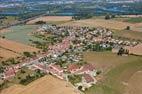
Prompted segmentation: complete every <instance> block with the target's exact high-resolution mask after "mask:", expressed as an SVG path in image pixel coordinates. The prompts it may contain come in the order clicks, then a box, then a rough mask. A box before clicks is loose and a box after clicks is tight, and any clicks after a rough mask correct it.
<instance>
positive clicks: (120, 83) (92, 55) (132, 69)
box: [84, 52, 142, 94]
mask: <svg viewBox="0 0 142 94" xmlns="http://www.w3.org/2000/svg"><path fill="white" fill-rule="evenodd" d="M87 54H88V55H87ZM84 58H85V60H86V61H88V63H94V64H96V68H97V69H99V68H102V67H104V66H107V68H105V67H104V70H103V71H104V72H105V73H102V76H103V79H104V80H102V81H101V82H98V83H97V84H96V85H93V86H92V87H91V88H89V89H88V90H87V91H86V92H85V93H86V94H124V93H125V87H126V86H125V84H124V83H127V82H128V81H129V79H130V78H131V76H133V75H134V74H135V73H136V72H138V71H142V58H141V57H136V56H117V55H116V54H113V53H111V52H99V53H98V52H87V53H85V56H84ZM136 88H137V87H136Z"/></svg>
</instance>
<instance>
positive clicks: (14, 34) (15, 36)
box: [1, 25, 43, 45]
mask: <svg viewBox="0 0 142 94" xmlns="http://www.w3.org/2000/svg"><path fill="white" fill-rule="evenodd" d="M37 28H38V26H36V25H19V26H13V27H10V28H8V29H7V31H6V29H5V30H4V32H1V33H2V35H3V36H5V38H6V39H9V40H13V41H16V42H20V43H23V44H29V45H30V44H31V42H30V41H29V40H34V41H43V40H42V39H40V38H36V37H34V36H32V35H31V32H33V31H35V30H37Z"/></svg>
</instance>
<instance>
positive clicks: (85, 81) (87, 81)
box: [82, 73, 97, 88]
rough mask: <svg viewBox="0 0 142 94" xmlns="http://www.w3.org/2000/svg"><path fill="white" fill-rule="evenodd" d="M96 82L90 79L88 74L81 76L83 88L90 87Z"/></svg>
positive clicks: (92, 78)
mask: <svg viewBox="0 0 142 94" xmlns="http://www.w3.org/2000/svg"><path fill="white" fill-rule="evenodd" d="M96 82H97V80H96V79H95V78H94V77H92V76H91V75H90V74H86V73H85V74H83V76H82V84H83V85H84V87H87V88H89V87H91V86H92V85H93V84H96Z"/></svg>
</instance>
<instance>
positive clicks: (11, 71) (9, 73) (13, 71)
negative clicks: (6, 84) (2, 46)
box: [2, 67, 18, 80]
mask: <svg viewBox="0 0 142 94" xmlns="http://www.w3.org/2000/svg"><path fill="white" fill-rule="evenodd" d="M17 71H18V70H16V69H15V68H14V67H9V68H7V69H6V70H5V71H4V73H3V76H2V79H4V80H9V79H10V78H12V77H14V76H15V75H16V72H17Z"/></svg>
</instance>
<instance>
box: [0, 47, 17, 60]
mask: <svg viewBox="0 0 142 94" xmlns="http://www.w3.org/2000/svg"><path fill="white" fill-rule="evenodd" d="M18 56H20V55H19V54H17V53H14V52H12V51H9V50H6V49H3V48H0V57H2V58H3V59H8V58H16V57H18Z"/></svg>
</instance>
